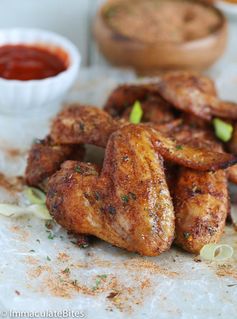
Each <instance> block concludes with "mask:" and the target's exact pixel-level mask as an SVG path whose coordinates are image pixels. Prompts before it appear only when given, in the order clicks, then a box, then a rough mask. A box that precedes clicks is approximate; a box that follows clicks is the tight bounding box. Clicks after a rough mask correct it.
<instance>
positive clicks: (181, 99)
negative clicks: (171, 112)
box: [157, 72, 237, 120]
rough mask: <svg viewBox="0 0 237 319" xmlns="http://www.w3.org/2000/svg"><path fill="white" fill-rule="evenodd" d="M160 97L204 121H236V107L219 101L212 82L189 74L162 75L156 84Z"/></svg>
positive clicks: (233, 104)
mask: <svg viewBox="0 0 237 319" xmlns="http://www.w3.org/2000/svg"><path fill="white" fill-rule="evenodd" d="M157 87H158V91H159V93H160V94H161V96H162V97H163V98H164V99H165V100H167V101H168V102H169V103H171V104H172V105H173V106H175V107H176V108H178V109H180V110H181V111H184V112H187V113H191V114H193V115H196V116H198V117H200V118H202V119H205V120H211V118H212V117H213V116H219V117H222V118H228V119H237V105H236V104H235V103H231V102H224V101H220V100H219V99H218V98H217V96H216V90H215V86H214V84H213V82H212V81H211V80H210V79H209V78H207V77H204V76H201V75H196V74H193V73H190V72H172V73H168V74H166V75H164V76H163V77H162V78H161V81H160V83H159V84H158V86H157Z"/></svg>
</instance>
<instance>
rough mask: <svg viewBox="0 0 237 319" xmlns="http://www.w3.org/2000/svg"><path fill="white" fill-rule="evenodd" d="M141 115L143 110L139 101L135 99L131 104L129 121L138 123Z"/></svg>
mask: <svg viewBox="0 0 237 319" xmlns="http://www.w3.org/2000/svg"><path fill="white" fill-rule="evenodd" d="M142 116H143V110H142V106H141V103H140V102H139V101H136V102H135V103H134V104H133V106H132V111H131V113H130V116H129V122H130V123H133V124H139V123H140V122H141V119H142Z"/></svg>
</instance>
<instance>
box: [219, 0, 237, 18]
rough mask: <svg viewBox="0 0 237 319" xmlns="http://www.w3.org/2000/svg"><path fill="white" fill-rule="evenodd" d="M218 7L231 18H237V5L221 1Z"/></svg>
mask: <svg viewBox="0 0 237 319" xmlns="http://www.w3.org/2000/svg"><path fill="white" fill-rule="evenodd" d="M216 6H217V7H218V8H219V9H221V10H222V11H223V12H224V13H225V14H226V15H227V16H229V17H235V18H236V17H237V3H231V2H226V1H222V0H219V1H217V3H216Z"/></svg>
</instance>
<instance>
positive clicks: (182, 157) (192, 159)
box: [51, 106, 237, 171]
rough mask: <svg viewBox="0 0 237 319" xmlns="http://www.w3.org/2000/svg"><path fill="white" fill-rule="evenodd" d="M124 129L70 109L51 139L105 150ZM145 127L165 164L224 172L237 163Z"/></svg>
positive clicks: (96, 113)
mask: <svg viewBox="0 0 237 319" xmlns="http://www.w3.org/2000/svg"><path fill="white" fill-rule="evenodd" d="M126 125H128V123H127V122H125V121H117V120H115V119H112V118H111V117H110V116H109V114H107V113H105V112H103V111H102V110H99V109H97V108H92V107H86V106H85V107H82V106H81V107H80V106H79V107H70V108H68V109H66V110H64V111H63V112H61V113H60V114H59V115H58V117H57V118H56V119H55V121H54V122H53V125H52V129H51V137H52V139H53V140H54V141H55V143H58V144H68V143H69V144H71V143H74V144H77V143H78V144H82V143H85V144H94V145H97V146H102V147H106V144H107V141H108V139H109V137H110V135H111V134H112V133H113V132H115V131H116V130H117V129H118V128H119V127H121V126H126ZM140 125H144V126H146V125H145V124H140ZM81 127H83V129H81ZM147 127H149V129H150V131H151V136H152V140H153V143H154V145H155V148H156V150H157V152H158V153H159V154H160V155H162V156H163V157H164V159H166V160H168V161H172V162H174V163H176V164H179V165H183V166H186V167H189V168H193V169H197V170H202V171H206V170H217V169H221V168H227V167H228V166H231V165H233V164H235V163H236V162H237V158H236V157H235V156H233V155H231V154H227V153H221V152H215V151H212V150H206V149H205V150H203V149H201V148H199V147H193V146H190V145H189V144H187V143H186V144H182V145H181V144H180V143H179V142H177V141H176V140H175V139H173V138H171V137H170V136H169V135H167V134H164V133H162V132H161V131H158V129H159V126H154V127H153V125H151V124H147Z"/></svg>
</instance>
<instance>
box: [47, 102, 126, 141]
mask: <svg viewBox="0 0 237 319" xmlns="http://www.w3.org/2000/svg"><path fill="white" fill-rule="evenodd" d="M121 125H122V123H120V122H119V121H116V120H114V119H112V117H111V116H110V115H109V114H107V113H106V112H104V111H102V110H100V109H98V108H96V107H92V106H80V105H72V106H70V107H68V108H66V109H65V110H63V111H62V112H61V113H59V115H58V116H57V117H56V118H55V120H54V122H53V124H52V128H51V133H50V136H51V137H52V139H53V140H54V142H55V143H58V144H83V143H86V144H93V145H96V146H102V147H105V146H106V144H107V141H108V139H109V137H110V135H111V134H112V133H113V132H114V131H116V130H117V129H118V128H119V127H120V126H121Z"/></svg>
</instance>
